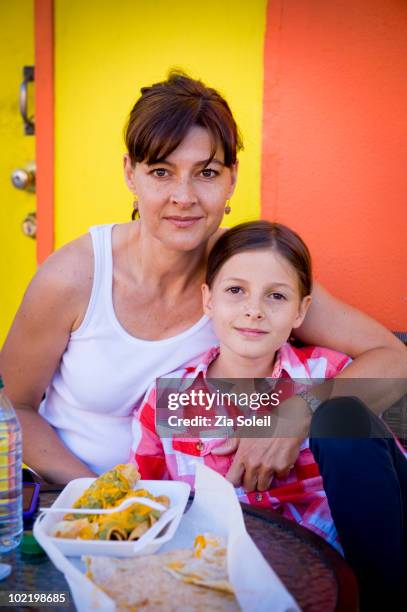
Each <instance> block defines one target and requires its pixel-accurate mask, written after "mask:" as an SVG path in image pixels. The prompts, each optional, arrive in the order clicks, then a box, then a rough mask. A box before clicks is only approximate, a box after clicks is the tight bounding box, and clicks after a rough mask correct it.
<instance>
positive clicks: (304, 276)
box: [206, 221, 312, 298]
mask: <svg viewBox="0 0 407 612" xmlns="http://www.w3.org/2000/svg"><path fill="white" fill-rule="evenodd" d="M256 249H272V250H274V251H275V252H276V253H278V254H279V255H281V256H282V257H283V258H284V259H286V260H287V261H288V262H289V263H290V264H291V266H292V267H293V268H294V269H295V271H296V272H297V275H298V282H299V289H300V294H301V298H303V297H305V296H306V295H310V293H311V291H312V266H311V255H310V252H309V250H308V247H307V245H306V244H305V243H304V241H303V240H302V239H301V238H300V236H299V235H298V234H296V233H295V232H294V231H293V230H291V229H290V228H288V227H286V226H285V225H282V224H281V223H271V222H270V221H249V222H248V223H241V224H240V225H236V226H235V227H232V228H231V229H230V230H228V231H226V232H225V233H224V234H222V236H221V237H220V238H219V240H218V241H217V242H216V243H215V245H214V247H213V249H212V251H211V252H210V254H209V258H208V265H207V269H206V284H207V285H208V287H211V286H212V284H213V281H214V280H215V277H216V275H217V273H218V272H219V270H220V268H221V267H222V266H223V264H224V263H226V262H227V261H228V259H230V258H231V257H233V255H236V254H237V253H242V252H243V251H252V250H256Z"/></svg>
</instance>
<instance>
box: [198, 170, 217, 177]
mask: <svg viewBox="0 0 407 612" xmlns="http://www.w3.org/2000/svg"><path fill="white" fill-rule="evenodd" d="M201 174H202V176H203V177H204V178H214V177H215V176H218V175H219V172H218V171H217V170H213V169H212V168H204V169H203V170H202V171H201Z"/></svg>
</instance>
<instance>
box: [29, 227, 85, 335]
mask: <svg viewBox="0 0 407 612" xmlns="http://www.w3.org/2000/svg"><path fill="white" fill-rule="evenodd" d="M93 266H94V262H93V248H92V241H91V237H90V235H89V234H85V235H83V236H81V237H79V238H77V239H75V240H73V241H72V242H69V243H67V244H66V245H64V246H62V247H61V248H59V249H58V250H56V251H55V252H54V253H52V255H50V256H49V257H48V259H46V260H45V262H44V263H43V264H42V265H41V266H40V267H39V268H38V271H37V273H36V274H35V276H34V278H33V280H32V281H31V283H30V285H29V287H28V289H27V292H26V296H25V300H28V302H29V303H32V302H36V301H37V299H40V300H41V302H42V304H43V307H44V308H46V307H47V306H48V307H49V308H52V309H54V308H55V307H58V308H59V309H60V310H59V311H60V314H61V318H63V319H65V320H66V322H67V323H69V325H70V326H71V329H72V330H73V329H75V328H76V327H77V325H78V322H79V321H80V320H81V318H82V316H83V314H84V312H85V310H86V307H87V304H88V302H89V298H90V294H91V291H92V283H93Z"/></svg>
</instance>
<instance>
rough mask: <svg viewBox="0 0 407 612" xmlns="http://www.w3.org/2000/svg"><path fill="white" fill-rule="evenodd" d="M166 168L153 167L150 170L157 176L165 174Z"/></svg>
mask: <svg viewBox="0 0 407 612" xmlns="http://www.w3.org/2000/svg"><path fill="white" fill-rule="evenodd" d="M167 173H168V170H166V169H165V168H155V169H154V170H153V171H152V174H153V175H154V176H158V177H159V178H161V177H164V176H167Z"/></svg>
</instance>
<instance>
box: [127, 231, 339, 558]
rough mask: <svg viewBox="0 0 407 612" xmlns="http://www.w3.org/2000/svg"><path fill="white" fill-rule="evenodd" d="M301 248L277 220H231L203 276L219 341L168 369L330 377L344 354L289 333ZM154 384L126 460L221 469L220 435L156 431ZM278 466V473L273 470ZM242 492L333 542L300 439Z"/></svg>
mask: <svg viewBox="0 0 407 612" xmlns="http://www.w3.org/2000/svg"><path fill="white" fill-rule="evenodd" d="M311 289H312V273H311V258H310V254H309V251H308V249H307V247H306V245H305V244H304V242H303V241H302V240H301V238H300V237H299V236H298V235H297V234H295V233H294V232H293V231H291V230H290V229H288V228H287V227H285V226H284V225H280V224H278V223H269V222H267V221H254V222H250V223H243V224H241V225H238V226H236V227H234V228H232V229H230V230H229V231H227V232H226V233H225V234H223V235H222V237H221V238H220V239H219V240H218V242H217V243H216V244H215V246H214V248H213V250H212V252H211V253H210V256H209V260H208V266H207V274H206V284H205V285H203V286H202V294H203V305H204V311H205V314H206V315H207V316H208V317H210V318H211V319H212V321H213V325H214V329H215V332H216V334H217V336H218V339H219V346H215V347H213V348H212V349H210V350H209V351H208V352H206V353H205V354H204V355H203V356H202V357H201V358H200V359H198V360H196V361H194V362H193V363H191V364H189V365H187V366H186V367H184V368H182V369H180V370H177V371H176V372H173V373H171V374H169V375H168V376H167V377H166V378H188V379H191V378H192V379H196V378H198V376H199V377H201V378H202V377H203V378H204V379H205V378H229V379H230V378H234V379H255V378H257V379H258V378H283V377H287V376H288V377H290V378H296V379H309V378H318V379H321V378H331V377H334V376H335V375H336V374H337V373H338V372H340V371H341V370H342V369H343V368H344V367H345V366H346V365H347V364H348V363H349V361H350V359H349V358H348V357H347V356H346V355H343V354H341V353H337V352H335V351H332V350H329V349H325V348H320V347H309V346H308V347H306V348H296V347H294V346H292V345H291V344H290V343H289V342H288V339H289V337H290V335H291V331H292V329H294V328H296V327H298V326H300V325H301V323H302V321H303V319H304V317H305V314H306V312H307V309H308V307H309V305H310V303H311ZM156 397H157V390H156V385H153V386H152V387H151V388H150V389H149V391H148V392H147V394H146V397H145V399H144V402H143V404H142V406H141V408H140V410H139V411H138V412H137V413H135V414H134V418H133V444H132V451H131V461H133V462H135V463H136V464H137V465H138V467H139V470H140V472H141V476H142V478H145V479H173V480H184V481H187V482H189V483H190V484H191V485H192V486H193V484H194V474H195V465H196V462H203V463H205V464H206V465H208V466H209V467H211V468H212V469H214V470H216V471H217V472H219V473H220V474H222V475H224V476H225V475H226V473H227V471H228V469H229V467H230V465H231V462H232V459H233V455H232V456H230V455H229V456H216V455H215V454H212V452H211V451H212V450H213V449H214V448H215V447H216V446H219V445H220V444H221V443H222V441H223V440H222V439H219V438H206V437H203V438H202V439H199V438H196V439H191V438H188V439H186V438H182V437H179V438H177V437H175V436H174V437H172V438H162V439H161V438H160V437H159V435H158V434H157V430H156V418H155V417H156ZM280 476H281V475H280ZM237 494H238V496H239V499H240V500H241V501H244V502H246V503H250V504H255V505H258V506H263V507H269V508H273V509H274V510H277V511H279V512H280V513H281V514H282V515H283V516H285V517H287V518H289V519H292V520H295V521H297V522H298V523H299V524H301V525H303V526H304V527H307V528H308V529H310V530H312V531H314V532H315V533H317V534H319V535H320V536H322V537H323V538H325V539H326V540H327V541H328V542H330V543H331V544H333V545H334V546H335V547H336V548H338V549H339V550H341V548H340V544H339V541H338V537H337V533H336V529H335V527H334V524H333V520H332V518H331V514H330V511H329V506H328V502H327V498H326V495H325V492H324V489H323V486H322V478H321V476H320V474H319V471H318V466H317V464H316V462H315V460H314V457H313V455H312V453H311V450H310V449H309V442H308V439H306V440H305V441H304V442H303V443H302V446H301V449H300V453H299V456H298V459H297V461H296V462H295V465H293V466H292V469H291V470H290V471H289V473H288V474H287V475H285V476H284V477H280V478H277V477H274V479H273V480H272V482H271V485H270V488H269V489H268V490H267V491H265V492H245V491H244V490H243V489H241V488H239V489H237Z"/></svg>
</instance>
